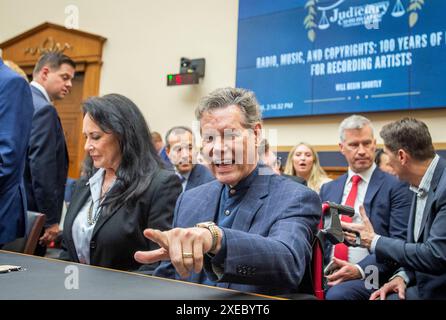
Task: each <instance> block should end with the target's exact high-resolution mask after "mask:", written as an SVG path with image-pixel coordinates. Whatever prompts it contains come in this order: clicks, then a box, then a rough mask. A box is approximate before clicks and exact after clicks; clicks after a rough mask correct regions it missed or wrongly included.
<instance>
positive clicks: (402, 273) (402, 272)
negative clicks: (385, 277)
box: [389, 271, 410, 286]
mask: <svg viewBox="0 0 446 320" xmlns="http://www.w3.org/2000/svg"><path fill="white" fill-rule="evenodd" d="M396 277H400V278H403V280H404V282H405V283H406V286H407V285H408V284H409V282H410V279H409V276H408V275H407V273H406V272H404V271H399V272H397V273H395V274H394V275H393V276H392V277H391V278H390V279H389V281H392V280H393V279H395V278H396Z"/></svg>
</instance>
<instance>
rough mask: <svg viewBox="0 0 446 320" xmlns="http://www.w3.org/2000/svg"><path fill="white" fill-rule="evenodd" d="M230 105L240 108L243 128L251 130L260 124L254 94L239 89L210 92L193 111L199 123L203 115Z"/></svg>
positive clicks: (260, 116) (260, 118)
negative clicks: (242, 116)
mask: <svg viewBox="0 0 446 320" xmlns="http://www.w3.org/2000/svg"><path fill="white" fill-rule="evenodd" d="M231 105H236V106H238V107H239V108H240V111H241V112H242V114H243V115H244V117H245V122H244V124H243V126H244V127H245V128H252V129H253V128H254V127H255V125H256V124H257V123H261V122H262V114H261V112H260V107H259V104H258V102H257V99H256V97H255V95H254V93H253V92H252V91H248V90H245V89H240V88H221V89H217V90H214V91H212V92H211V93H210V94H208V95H207V96H205V97H203V98H202V99H201V101H200V103H199V105H198V107H197V109H196V110H195V116H196V118H197V120H198V121H200V120H201V118H202V117H203V113H205V112H212V111H214V110H216V109H220V108H226V107H229V106H231Z"/></svg>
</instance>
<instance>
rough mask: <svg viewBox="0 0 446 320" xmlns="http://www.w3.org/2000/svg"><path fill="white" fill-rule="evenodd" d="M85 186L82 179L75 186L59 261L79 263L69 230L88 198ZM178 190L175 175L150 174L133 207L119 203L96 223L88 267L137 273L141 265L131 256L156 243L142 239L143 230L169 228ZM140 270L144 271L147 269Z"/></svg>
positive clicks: (164, 173) (178, 184)
mask: <svg viewBox="0 0 446 320" xmlns="http://www.w3.org/2000/svg"><path fill="white" fill-rule="evenodd" d="M86 183H87V180H86V179H81V180H80V181H79V182H78V184H77V186H76V189H75V191H74V194H73V198H72V200H71V203H70V206H69V208H68V211H67V214H66V217H65V223H64V229H63V240H64V247H65V249H66V252H65V253H64V254H62V255H61V258H62V259H67V260H70V261H74V262H79V260H78V257H77V252H76V248H75V245H74V241H73V233H72V227H73V222H74V220H75V218H76V217H77V215H78V214H79V210H80V209H81V208H82V207H83V206H84V205H85V202H86V201H87V200H88V198H89V197H90V187H89V185H86ZM181 190H182V189H181V184H180V182H179V180H178V178H177V177H176V176H175V174H173V173H172V172H170V171H167V170H164V169H159V170H158V171H157V172H156V173H155V174H154V176H153V178H152V182H151V183H150V185H149V187H148V188H147V190H146V192H145V193H143V194H142V195H141V196H140V198H139V199H138V200H137V201H136V204H135V205H134V206H130V205H129V204H127V203H123V204H121V205H120V206H118V207H117V208H116V209H114V210H113V211H112V212H110V213H108V214H107V215H105V216H103V215H101V216H100V217H99V219H98V221H97V222H96V225H95V228H94V230H93V235H92V238H91V242H90V263H91V264H92V265H96V266H101V267H107V268H113V269H119V270H128V271H132V270H137V269H139V268H140V267H141V264H139V263H138V262H136V260H135V259H134V258H133V255H134V253H135V252H136V251H138V250H154V249H157V248H158V245H157V244H156V243H154V242H152V241H149V240H148V239H146V238H145V237H144V235H143V231H144V229H146V228H149V227H150V228H154V229H159V230H168V229H170V228H171V225H172V219H173V211H174V209H175V203H176V200H177V198H178V195H179V194H180V193H181ZM152 267H153V268H154V267H156V265H154V266H152ZM144 269H145V270H147V267H145V268H144Z"/></svg>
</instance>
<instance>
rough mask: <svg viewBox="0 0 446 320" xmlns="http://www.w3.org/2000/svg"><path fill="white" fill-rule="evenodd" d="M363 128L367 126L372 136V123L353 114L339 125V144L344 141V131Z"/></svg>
mask: <svg viewBox="0 0 446 320" xmlns="http://www.w3.org/2000/svg"><path fill="white" fill-rule="evenodd" d="M365 126H369V127H370V129H372V136H373V125H372V122H371V121H370V120H369V119H367V118H366V117H363V116H360V115H357V114H354V115H352V116H350V117H348V118H345V119H344V120H343V121H342V122H341V124H340V125H339V138H340V139H341V142H344V141H345V134H344V132H345V130H350V129H362V128H364V127H365Z"/></svg>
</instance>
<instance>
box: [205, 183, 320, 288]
mask: <svg viewBox="0 0 446 320" xmlns="http://www.w3.org/2000/svg"><path fill="white" fill-rule="evenodd" d="M290 199H292V200H291V201H290V204H289V206H288V208H287V210H285V211H284V212H283V213H282V214H281V215H280V216H279V217H278V218H277V219H276V221H275V222H274V224H273V225H272V226H271V228H270V230H269V233H268V235H267V236H266V237H264V236H262V235H259V234H254V233H248V232H244V231H240V230H234V229H228V228H222V230H223V231H224V234H225V238H226V239H225V241H226V258H225V260H224V264H223V265H222V271H223V274H222V275H221V276H220V277H217V276H216V274H215V273H214V270H213V269H212V266H211V262H210V258H209V257H208V256H205V259H204V260H205V271H206V274H207V276H208V277H209V278H210V279H211V280H213V281H219V282H235V283H242V284H243V283H245V284H253V283H255V284H256V285H270V286H284V287H292V288H298V286H299V284H300V282H301V280H302V278H303V276H304V273H305V270H306V266H307V265H308V263H309V261H310V259H311V252H312V248H311V244H312V239H313V235H314V232H315V231H316V226H317V224H318V223H319V219H320V214H321V203H320V199H319V197H318V195H317V194H316V193H315V192H313V191H310V190H305V191H302V189H299V192H295V193H294V194H290ZM253 261H256V264H255V265H256V267H255V268H256V269H255V270H251V271H252V273H251V274H250V275H249V276H244V275H243V274H241V273H240V272H238V271H237V269H239V268H240V266H246V265H252V264H253Z"/></svg>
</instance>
